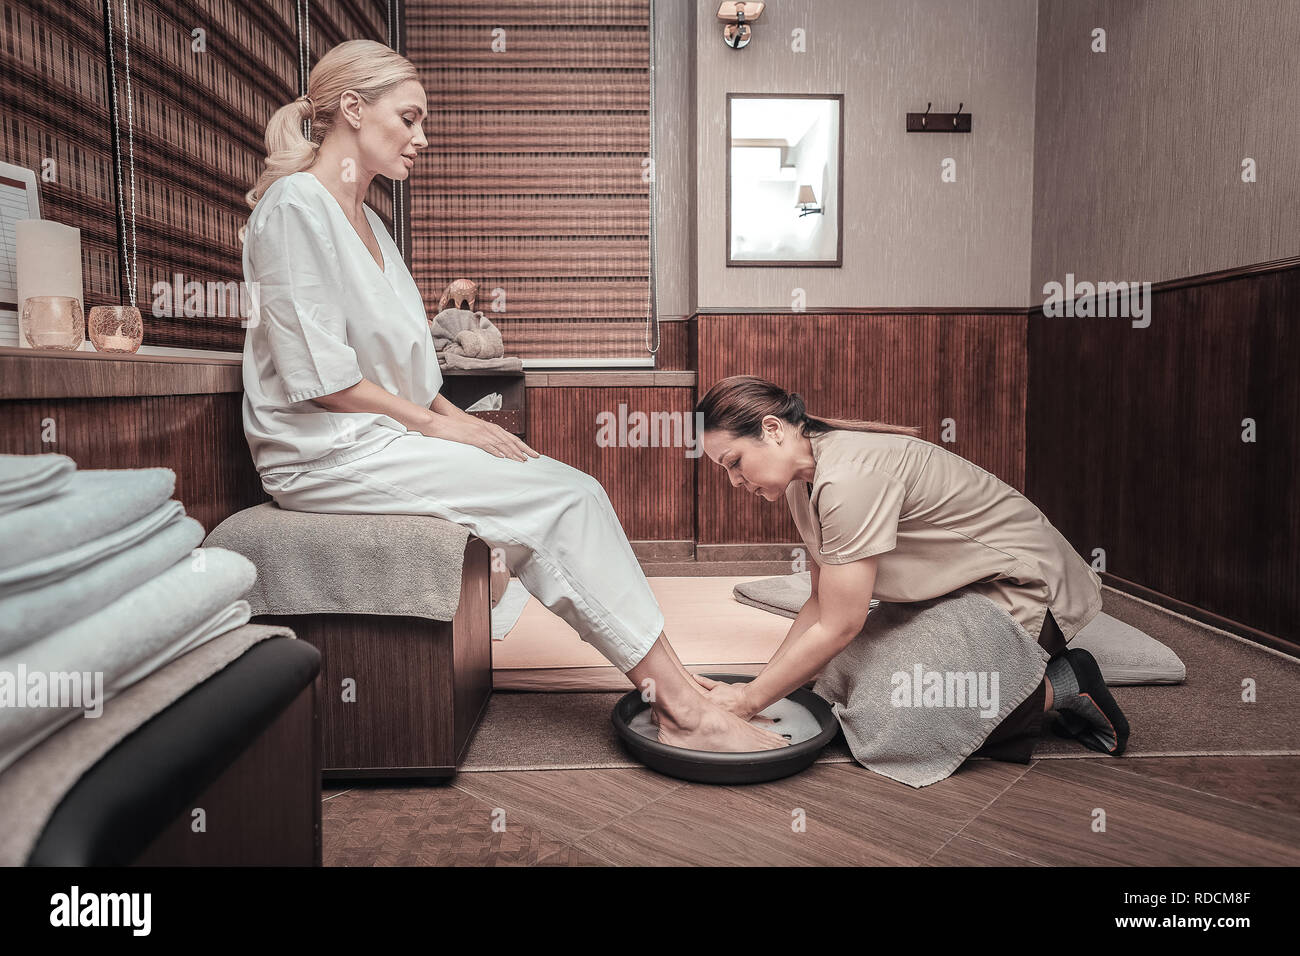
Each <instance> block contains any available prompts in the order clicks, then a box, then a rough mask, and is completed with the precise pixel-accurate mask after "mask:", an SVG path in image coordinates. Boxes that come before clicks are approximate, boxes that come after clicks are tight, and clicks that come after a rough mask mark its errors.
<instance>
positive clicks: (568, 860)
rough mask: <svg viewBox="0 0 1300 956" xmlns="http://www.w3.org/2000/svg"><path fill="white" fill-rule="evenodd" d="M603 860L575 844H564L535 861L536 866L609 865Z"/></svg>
mask: <svg viewBox="0 0 1300 956" xmlns="http://www.w3.org/2000/svg"><path fill="white" fill-rule="evenodd" d="M610 865H611V864H610V863H607V862H606V861H605V860H602V859H600V858H599V857H596V856H593V855H592V854H590V853H588V852H587V851H586V850H579V849H578V848H577V847H576V846H566V847H565V848H564V849H562V850H556V851H555V852H554V853H552V854H550V855H549V856H544V857H542V858H541V859H540V860H538V861H537V866H610Z"/></svg>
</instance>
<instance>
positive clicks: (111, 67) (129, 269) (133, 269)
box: [104, 0, 139, 307]
mask: <svg viewBox="0 0 1300 956" xmlns="http://www.w3.org/2000/svg"><path fill="white" fill-rule="evenodd" d="M130 7H131V0H122V63H123V67H124V71H125V74H126V143H127V155H128V162H129V166H130V170H131V250H130V254H129V255H128V253H127V249H126V243H125V241H123V243H122V265H123V271H124V272H125V274H126V290H127V296H128V297H129V298H130V300H131V305H132V306H133V307H134V306H135V304H136V274H137V269H138V266H139V257H138V255H137V252H136V241H135V135H134V133H133V129H134V127H135V113H134V110H133V108H132V105H131V27H130ZM104 16H105V18H106V20H107V24H108V75H109V82H110V83H111V84H112V87H113V123H114V125H115V126H117V128H118V130H119V141H118V147H117V149H115V150H114V151H113V161H114V163H115V165H116V166H117V182H118V189H117V214H118V217H119V218H120V219H121V220H122V222H123V223H125V222H126V210H125V208H124V207H123V197H122V189H121V183H122V148H121V141H120V130H121V128H122V120H121V117H120V115H119V113H118V103H119V102H120V97H119V95H118V91H117V60H116V57H115V56H114V53H113V46H114V42H113V0H104Z"/></svg>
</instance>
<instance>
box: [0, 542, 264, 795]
mask: <svg viewBox="0 0 1300 956" xmlns="http://www.w3.org/2000/svg"><path fill="white" fill-rule="evenodd" d="M256 576H257V569H256V568H255V567H253V564H252V562H250V561H249V560H248V559H247V558H245V557H244V556H243V555H240V554H237V553H235V552H233V551H227V550H225V549H224V548H202V549H199V550H197V551H195V552H194V553H193V554H192V555H191V556H189V557H186V558H183V559H181V560H180V561H178V562H176V564H174V565H172V567H170V568H168V569H167V570H166V571H164V572H163V573H162V574H160V575H158V576H157V577H155V578H154V579H153V580H151V581H148V582H147V583H145V584H142V585H141V586H140V587H137V588H134V589H132V590H131V591H128V592H127V593H126V594H124V595H123V596H122V597H120V598H118V599H117V600H116V601H114V602H113V603H112V604H109V605H108V606H107V607H105V608H103V609H102V610H100V611H98V612H96V613H95V614H91V615H90V616H88V617H85V618H82V619H81V620H80V621H77V622H76V623H74V624H71V625H69V626H68V627H65V628H62V629H60V630H58V631H55V632H54V633H53V634H50V635H49V636H47V637H45V638H42V639H41V640H39V641H35V642H33V643H31V644H28V645H27V646H26V647H22V648H19V649H18V650H16V651H14V652H12V653H10V654H7V655H5V656H4V657H0V703H3V706H0V771H2V770H3V769H4V768H5V767H7V766H9V764H11V763H12V762H13V761H14V760H16V759H18V757H20V756H21V755H22V754H23V753H25V752H26V751H28V750H30V749H31V748H32V747H34V746H36V744H38V743H40V742H41V741H42V740H44V739H45V738H46V737H48V736H49V735H50V734H52V733H54V732H55V731H56V730H58V728H60V727H62V726H63V725H64V724H66V723H68V722H69V721H71V720H74V719H76V718H77V717H78V716H81V715H83V714H85V713H86V712H88V711H89V712H94V710H95V709H96V708H97V707H99V706H100V705H102V703H103V702H104V701H106V700H109V699H111V698H112V697H113V696H115V695H116V694H118V693H120V692H121V691H123V690H125V689H126V688H128V687H130V686H131V685H132V684H134V683H135V682H137V681H139V680H142V679H143V678H145V677H147V676H148V675H149V674H151V673H152V672H153V671H155V670H157V669H158V668H159V667H162V666H163V665H164V664H166V663H167V662H168V661H171V660H174V659H175V658H177V657H179V656H180V655H182V654H184V653H186V652H187V651H191V650H193V649H194V648H196V647H198V646H200V645H201V644H204V643H205V642H207V641H210V640H211V639H212V638H214V637H216V636H217V635H218V634H222V633H225V632H226V631H228V630H230V629H231V628H235V627H239V626H240V625H243V624H247V623H248V620H249V616H250V613H249V606H248V602H247V601H244V600H242V599H240V595H242V594H244V593H245V592H246V591H248V589H249V587H251V586H252V583H253V581H254V579H255V578H256ZM73 675H76V676H73ZM82 675H90V677H89V678H85V677H83V676H82ZM87 679H89V680H90V681H91V686H86V683H85V681H86V680H87ZM65 680H66V681H68V682H69V683H68V685H67V686H64V685H63V683H62V682H63V681H65ZM42 681H45V682H46V683H47V684H48V687H49V692H50V694H52V695H55V696H56V697H58V699H46V700H45V701H43V702H41V701H39V698H34V697H33V694H34V693H35V691H33V689H32V688H33V687H34V686H35V687H39V686H40V683H41V682H42ZM101 681H102V684H100V683H99V682H101ZM33 682H34V683H33ZM73 688H75V689H77V690H79V691H82V692H84V694H85V695H89V696H90V697H91V699H90V700H87V699H86V696H81V697H80V699H79V700H78V699H76V698H69V696H68V695H67V694H62V693H60V690H64V691H67V690H71V689H73ZM6 694H7V695H10V696H12V697H14V700H6V699H5V695H6ZM37 704H39V705H37Z"/></svg>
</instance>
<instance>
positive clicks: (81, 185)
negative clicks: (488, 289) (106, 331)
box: [0, 0, 397, 351]
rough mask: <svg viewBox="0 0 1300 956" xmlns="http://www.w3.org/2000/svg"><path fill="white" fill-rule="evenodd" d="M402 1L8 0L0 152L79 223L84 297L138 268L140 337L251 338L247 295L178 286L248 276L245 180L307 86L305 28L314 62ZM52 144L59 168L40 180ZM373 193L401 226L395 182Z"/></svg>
mask: <svg viewBox="0 0 1300 956" xmlns="http://www.w3.org/2000/svg"><path fill="white" fill-rule="evenodd" d="M396 6H397V4H396V3H395V0H256V2H249V0H198V2H186V0H48V2H45V0H0V24H2V25H3V28H4V38H3V41H2V42H0V116H2V117H3V120H2V132H0V159H4V160H5V161H7V162H11V163H15V164H17V165H21V166H26V167H27V168H29V169H33V170H35V171H36V172H37V177H38V181H39V182H40V188H41V198H42V215H43V216H44V217H45V218H47V219H53V220H57V221H59V222H64V223H67V224H68V225H73V226H76V227H78V228H79V229H81V231H82V275H83V283H84V288H85V297H86V305H87V307H88V308H89V307H90V306H93V305H103V304H113V303H119V302H121V303H126V302H128V301H129V285H130V283H129V282H128V281H127V279H128V277H129V276H130V275H131V274H132V272H133V273H134V277H135V288H136V304H137V305H138V306H139V307H140V310H141V312H142V313H143V314H144V316H145V338H144V342H145V344H146V345H159V346H176V347H184V348H206V349H222V350H230V351H239V350H242V348H243V341H244V329H243V327H242V324H241V319H240V316H239V314H238V310H237V303H231V302H230V301H229V300H228V299H227V298H226V297H224V296H217V297H215V299H214V297H212V296H210V295H208V296H205V297H204V299H203V301H202V303H201V304H200V305H199V307H198V308H197V309H195V308H190V309H188V310H187V309H185V308H184V307H183V305H184V303H182V302H178V301H177V298H178V297H177V296H176V295H175V292H176V291H177V290H178V288H179V289H181V290H183V289H184V284H185V283H187V282H191V281H192V282H197V283H199V284H200V285H201V286H202V287H203V288H204V289H205V290H206V289H209V288H211V287H212V286H217V287H219V288H220V287H226V286H228V284H229V283H232V282H233V283H238V282H240V281H241V280H242V278H243V270H242V246H241V243H240V240H239V228H240V227H241V226H242V225H243V224H244V222H245V221H246V220H247V217H248V207H247V205H246V204H245V202H244V193H245V192H246V191H247V190H248V188H249V187H250V186H251V185H252V183H253V181H254V180H255V179H256V178H257V175H258V173H259V172H260V171H261V169H262V157H263V155H264V147H263V143H262V136H263V131H264V129H265V125H266V121H267V120H268V119H269V118H270V116H271V114H272V113H273V112H274V111H275V110H276V109H278V108H279V107H280V106H283V105H284V104H285V103H288V102H289V101H291V100H293V99H294V98H295V97H297V96H298V95H299V94H300V92H303V89H302V88H301V76H300V72H301V71H300V69H299V63H300V57H299V50H300V42H301V41H304V40H306V41H308V42H307V43H304V44H303V45H304V46H307V45H309V47H310V50H311V56H310V62H311V63H314V62H315V61H316V60H318V59H319V57H320V55H321V54H322V53H324V51H325V50H327V49H328V48H329V47H330V46H332V45H334V44H335V43H337V42H339V41H341V40H344V39H352V38H362V37H364V38H368V39H375V40H379V41H380V42H390V43H391V41H392V38H393V35H394V34H393V30H392V21H393V19H394V16H395V12H394V11H395V8H396ZM124 15H125V17H126V19H125V23H124V22H123V17H124ZM110 16H111V21H109V20H108V18H109V17H110ZM109 22H111V24H112V27H113V30H112V47H111V49H110V46H109V39H108V30H107V26H108V23H109ZM196 31H201V32H196ZM110 53H111V57H110ZM128 57H129V68H130V95H129V97H128V94H127V88H126V78H127V64H128ZM110 63H111V64H112V66H111V67H110ZM114 78H116V84H114V83H113V82H112V80H113V79H114ZM114 96H115V97H116V100H117V110H116V122H115V121H114V109H113V100H114ZM128 106H129V109H128ZM115 142H116V145H117V149H118V157H119V158H120V163H121V166H120V168H121V176H120V180H121V181H120V188H121V196H122V204H121V207H122V208H121V211H120V212H119V209H118V196H117V192H116V187H117V185H119V184H118V183H117V182H116V180H115V170H114V165H115V155H114V143H115ZM51 158H52V159H54V160H55V161H56V165H55V167H54V168H55V169H56V170H57V176H56V178H55V179H54V181H42V177H41V171H42V168H43V165H48V164H46V163H45V161H46V160H47V159H51ZM132 159H133V160H134V162H133V165H134V186H135V188H134V207H135V208H134V229H132V221H131V217H132V211H131V206H132V199H131V182H130V179H131V177H132V169H131V166H132V163H131V160H132ZM367 202H368V203H369V205H370V206H371V207H372V208H373V209H374V210H375V211H376V212H377V213H378V214H379V215H380V217H381V218H382V219H383V220H384V222H385V224H386V225H387V226H389V227H390V228H391V227H392V224H393V206H394V201H393V189H392V184H391V183H390V182H388V181H387V180H383V181H380V180H378V179H377V180H376V182H375V183H374V184H372V187H371V191H370V193H369V194H368V195H367ZM178 276H179V277H180V284H179V286H178V283H177V277H178ZM168 287H170V292H171V295H170V296H167V295H166V293H164V289H166V288H168ZM168 299H170V301H168ZM190 304H191V306H192V305H193V304H194V303H190ZM187 311H189V312H195V311H197V312H198V313H199V314H186V312H187ZM169 313H170V314H169ZM4 344H16V343H4Z"/></svg>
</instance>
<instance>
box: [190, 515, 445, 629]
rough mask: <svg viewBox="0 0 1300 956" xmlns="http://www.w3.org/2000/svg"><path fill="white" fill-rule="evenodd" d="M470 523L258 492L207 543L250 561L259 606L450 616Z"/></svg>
mask: <svg viewBox="0 0 1300 956" xmlns="http://www.w3.org/2000/svg"><path fill="white" fill-rule="evenodd" d="M468 539H469V530H468V529H467V528H465V527H464V526H462V525H458V524H455V523H453V522H450V521H445V520H443V519H442V518H436V517H433V516H431V515H403V514H319V513H316V512H310V511H289V510H286V509H284V508H281V507H279V506H278V505H276V504H275V503H274V502H269V501H268V502H264V503H263V504H260V505H257V506H255V507H253V508H246V509H244V510H243V511H240V512H237V513H236V514H233V515H231V516H230V517H229V518H227V519H226V520H225V521H223V522H221V524H219V525H217V527H216V528H214V529H213V531H212V533H211V534H209V535H208V536H207V538H206V539H205V540H204V542H203V544H204V547H220V548H228V549H229V550H231V551H238V552H239V553H240V554H242V555H244V556H245V557H246V558H248V559H249V560H250V561H252V562H253V563H254V564H255V565H257V580H256V581H255V582H254V583H253V586H252V587H251V588H250V589H249V591H248V594H247V595H245V598H246V600H247V601H248V604H249V607H250V608H251V609H252V614H253V616H254V617H257V616H259V615H264V614H384V615H399V616H408V617H427V618H430V619H431V620H435V621H450V620H451V619H452V618H453V617H455V616H456V608H457V607H458V606H459V605H460V579H461V572H462V569H463V567H464V558H465V544H466V542H467V541H468Z"/></svg>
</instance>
